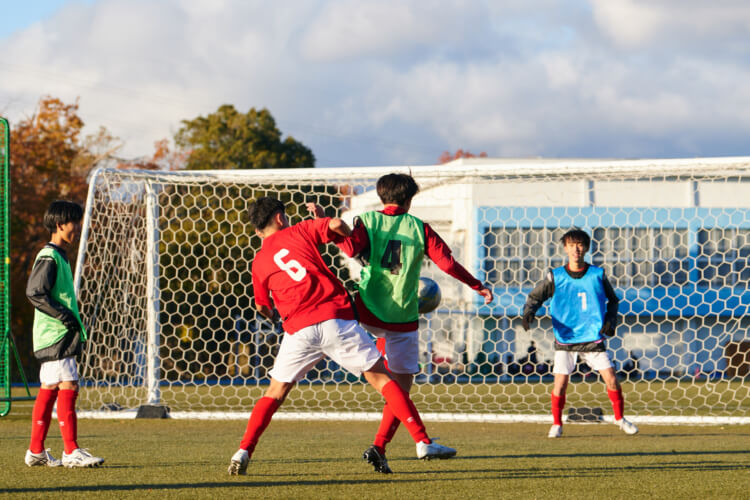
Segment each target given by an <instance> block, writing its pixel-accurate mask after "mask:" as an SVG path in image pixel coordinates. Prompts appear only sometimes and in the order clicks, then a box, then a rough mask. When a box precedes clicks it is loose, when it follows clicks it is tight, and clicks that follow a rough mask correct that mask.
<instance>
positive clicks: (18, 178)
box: [10, 97, 119, 378]
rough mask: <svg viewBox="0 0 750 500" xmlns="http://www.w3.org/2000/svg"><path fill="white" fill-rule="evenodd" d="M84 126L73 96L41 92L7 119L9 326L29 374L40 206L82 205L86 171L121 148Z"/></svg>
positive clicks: (42, 238) (42, 237)
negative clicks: (17, 116) (29, 293)
mask: <svg viewBox="0 0 750 500" xmlns="http://www.w3.org/2000/svg"><path fill="white" fill-rule="evenodd" d="M83 126H84V123H83V120H81V118H80V117H79V116H78V102H77V101H76V102H75V103H73V104H66V103H64V102H62V101H61V100H60V99H57V98H53V97H44V98H42V99H41V100H40V101H39V104H38V106H37V108H36V110H35V111H34V114H33V115H32V116H30V117H28V118H26V119H24V120H22V121H20V122H19V123H17V124H15V125H14V124H11V131H10V153H11V157H10V177H11V186H10V195H11V213H10V253H11V265H10V270H11V272H10V274H11V276H10V278H11V304H12V314H11V321H12V323H11V328H12V331H13V333H14V336H15V338H16V341H17V343H18V348H19V354H20V355H21V356H22V359H23V360H24V363H23V364H24V366H25V367H26V373H27V375H31V376H32V378H35V377H36V371H37V370H36V369H35V368H36V366H37V365H36V362H35V361H34V360H33V356H31V353H32V343H31V326H32V322H33V312H34V310H33V307H31V304H30V303H29V301H28V300H27V299H26V281H27V280H28V277H29V273H30V272H31V267H32V266H33V264H34V258H35V257H36V254H37V252H38V251H39V250H40V249H41V248H42V247H43V246H44V244H45V243H46V242H48V241H49V238H50V235H49V233H48V232H47V231H46V230H45V229H44V226H43V225H42V221H43V218H44V211H45V210H46V208H47V207H48V206H49V204H50V203H51V202H53V201H54V200H57V199H67V200H72V201H75V202H77V203H80V204H81V205H83V204H84V203H85V202H86V193H87V189H88V185H87V176H88V174H89V172H90V171H91V169H92V168H94V167H95V166H96V164H97V163H98V162H99V161H100V160H102V159H105V158H108V157H109V156H110V155H112V154H113V153H114V152H115V151H116V150H117V149H118V148H119V143H118V141H117V140H116V139H115V138H113V137H112V136H111V135H110V134H109V133H108V132H107V131H106V130H105V129H103V128H102V129H99V131H98V132H97V133H95V134H93V135H89V136H82V133H81V130H82V129H83ZM76 254H77V249H73V250H71V251H70V252H69V255H68V258H69V259H70V262H71V266H73V265H74V264H75V259H76Z"/></svg>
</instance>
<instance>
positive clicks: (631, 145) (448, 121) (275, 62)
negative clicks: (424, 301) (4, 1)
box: [0, 0, 750, 166]
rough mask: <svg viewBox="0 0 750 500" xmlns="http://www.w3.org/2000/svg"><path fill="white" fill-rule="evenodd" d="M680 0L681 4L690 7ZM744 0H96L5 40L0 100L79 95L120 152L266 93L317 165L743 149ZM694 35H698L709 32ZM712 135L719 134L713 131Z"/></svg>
mask: <svg viewBox="0 0 750 500" xmlns="http://www.w3.org/2000/svg"><path fill="white" fill-rule="evenodd" d="M676 5H678V6H677V7H676ZM749 11H750V8H748V7H745V5H744V2H740V1H737V2H733V1H727V2H721V4H720V5H719V6H715V8H712V9H708V8H706V7H705V5H704V3H703V2H698V1H693V0H687V1H683V2H679V3H678V4H676V3H675V2H667V1H656V0H655V1H648V2H646V1H637V0H606V1H600V0H592V1H591V2H588V1H584V0H573V1H572V2H559V1H556V0H544V1H543V2H540V3H537V2H534V3H533V4H530V3H528V2H523V1H520V0H518V1H508V2H502V3H497V2H490V1H487V2H474V1H471V2H469V1H466V2H464V1H460V0H445V1H443V2H437V3H434V2H430V3H425V2H421V1H417V0H412V1H403V2H398V1H396V0H384V1H375V0H369V1H364V0H363V1H358V2H348V1H339V0H330V1H329V0H300V1H296V2H276V3H271V2H261V1H255V2H250V1H239V0H237V1H235V0H224V1H216V2H204V1H199V0H192V1H181V0H162V1H160V2H151V1H147V0H127V1H126V0H99V1H97V2H93V3H91V4H81V3H70V4H68V5H66V6H65V7H64V8H62V9H61V10H59V11H58V12H57V13H56V14H55V15H54V16H53V17H50V18H47V19H44V20H41V21H40V22H37V23H35V24H33V25H30V26H29V27H28V28H26V29H24V30H22V31H20V32H17V33H15V34H14V35H13V36H11V37H8V38H6V39H2V40H0V50H2V51H3V53H4V54H6V56H7V57H6V63H5V64H3V66H2V67H0V78H2V81H3V85H2V87H1V88H0V113H2V114H6V115H9V117H10V118H11V119H16V120H17V119H19V118H20V117H22V116H24V115H28V114H30V113H31V111H32V110H33V108H34V105H35V103H36V102H37V100H38V99H39V97H41V96H42V95H46V94H50V95H54V96H57V97H61V98H63V99H64V100H66V101H72V100H73V99H75V98H76V97H78V96H80V98H81V100H80V103H81V108H80V109H81V115H82V117H83V119H84V120H85V121H86V122H87V124H89V125H90V127H91V129H92V130H93V129H95V128H97V127H98V126H99V125H104V126H106V127H107V128H108V129H109V130H110V131H112V132H113V133H115V134H116V135H118V136H120V137H121V138H122V139H123V140H124V141H125V142H126V147H125V149H124V151H123V154H125V155H127V156H141V155H148V154H151V152H152V151H153V143H154V142H155V141H156V140H159V139H162V138H165V137H166V138H171V137H172V135H173V134H174V132H175V131H176V130H177V128H178V127H179V126H180V120H183V119H192V118H194V117H196V116H198V115H205V114H207V113H211V112H212V111H215V110H216V108H218V107H219V106H220V105H222V104H225V103H229V104H234V105H235V106H236V107H237V108H238V109H239V110H241V111H246V110H247V109H249V108H250V107H256V108H262V107H266V108H268V109H269V110H271V112H272V113H273V115H274V117H276V119H277V123H278V125H279V127H280V129H281V130H282V132H283V133H285V134H289V135H292V136H294V137H295V138H296V139H298V140H301V141H302V142H303V143H305V144H306V145H308V146H310V147H311V148H312V149H313V151H314V153H315V154H316V156H317V158H318V164H319V165H321V166H329V165H330V166H343V165H374V164H378V165H386V164H404V163H408V164H429V163H433V162H434V161H436V159H437V157H438V156H439V155H440V153H441V152H442V151H444V150H456V149H458V148H463V149H469V150H471V151H473V152H481V151H485V152H487V153H488V154H489V155H497V156H499V155H503V156H521V157H529V156H548V157H555V156H577V157H592V156H605V157H614V156H622V157H647V156H654V155H659V156H685V155H687V156H700V155H716V154H746V153H747V151H746V146H745V144H746V142H747V141H746V136H747V134H748V132H749V131H750V123H749V119H748V118H747V117H746V116H745V114H744V113H743V112H742V110H743V109H746V108H747V107H748V105H750V91H748V90H745V87H746V86H744V85H741V84H740V83H739V82H743V81H746V80H747V79H748V77H750V74H749V73H750V63H749V62H748V61H747V58H746V54H745V52H746V43H745V41H746V40H747V36H748V29H750V28H749V26H750V14H749V13H748V12H749ZM696 40H697V41H696ZM717 138H721V140H718V139H717Z"/></svg>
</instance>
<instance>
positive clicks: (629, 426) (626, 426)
mask: <svg viewBox="0 0 750 500" xmlns="http://www.w3.org/2000/svg"><path fill="white" fill-rule="evenodd" d="M615 424H617V426H618V427H620V430H621V431H622V432H624V433H625V434H638V427H636V426H635V424H634V423H632V422H629V421H627V420H625V418H624V417H623V418H621V419H620V420H615Z"/></svg>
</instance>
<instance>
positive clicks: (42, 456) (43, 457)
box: [23, 448, 62, 467]
mask: <svg viewBox="0 0 750 500" xmlns="http://www.w3.org/2000/svg"><path fill="white" fill-rule="evenodd" d="M23 461H24V462H26V465H28V466H29V467H34V466H35V465H46V466H47V467H60V466H61V465H62V461H60V460H58V459H56V458H55V457H53V456H52V455H50V454H49V448H47V449H46V450H44V451H42V452H41V453H31V450H26V457H25V458H24V460H23Z"/></svg>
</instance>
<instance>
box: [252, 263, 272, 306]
mask: <svg viewBox="0 0 750 500" xmlns="http://www.w3.org/2000/svg"><path fill="white" fill-rule="evenodd" d="M253 264H255V263H254V262H253ZM253 295H254V296H255V305H256V306H257V307H260V306H266V307H269V308H273V305H272V304H271V297H270V295H269V293H268V288H267V287H266V277H265V276H263V275H261V273H259V272H258V271H257V270H256V269H255V265H253Z"/></svg>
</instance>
